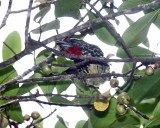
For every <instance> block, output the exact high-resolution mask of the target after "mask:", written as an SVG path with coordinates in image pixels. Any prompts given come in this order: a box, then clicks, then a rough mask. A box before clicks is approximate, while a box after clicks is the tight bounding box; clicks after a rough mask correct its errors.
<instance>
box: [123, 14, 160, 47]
mask: <svg viewBox="0 0 160 128" xmlns="http://www.w3.org/2000/svg"><path fill="white" fill-rule="evenodd" d="M157 15H158V11H154V12H151V13H148V14H146V15H145V16H143V17H141V18H140V19H139V20H137V21H136V22H135V23H133V24H132V25H131V26H130V27H129V28H127V29H126V31H125V32H124V33H123V36H122V38H123V39H124V41H125V43H126V44H127V46H128V47H134V46H137V45H138V44H140V43H142V42H144V41H145V40H146V37H147V34H148V30H149V27H150V25H151V24H152V22H153V21H154V20H155V18H156V17H157Z"/></svg>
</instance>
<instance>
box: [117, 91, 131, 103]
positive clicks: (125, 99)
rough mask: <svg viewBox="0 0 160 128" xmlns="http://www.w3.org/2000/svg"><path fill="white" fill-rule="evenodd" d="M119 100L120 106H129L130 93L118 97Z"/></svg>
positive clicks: (123, 93)
mask: <svg viewBox="0 0 160 128" xmlns="http://www.w3.org/2000/svg"><path fill="white" fill-rule="evenodd" d="M117 100H118V102H119V103H120V104H127V105H128V104H129V101H130V97H129V95H128V93H126V92H122V93H120V94H119V95H118V97H117Z"/></svg>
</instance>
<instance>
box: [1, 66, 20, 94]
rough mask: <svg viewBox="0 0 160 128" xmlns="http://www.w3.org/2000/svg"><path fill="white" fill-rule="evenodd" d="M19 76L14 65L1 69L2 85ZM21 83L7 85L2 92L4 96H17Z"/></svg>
mask: <svg viewBox="0 0 160 128" xmlns="http://www.w3.org/2000/svg"><path fill="white" fill-rule="evenodd" d="M16 76H18V74H17V72H16V70H15V69H14V68H13V66H11V65H10V66H7V67H5V68H3V69H1V70H0V85H1V84H4V83H6V82H7V81H10V80H12V79H13V78H15V77H16ZM18 88H19V85H18V84H15V85H12V86H10V87H7V88H6V89H5V90H4V91H3V92H1V93H2V95H3V96H15V95H17V92H18Z"/></svg>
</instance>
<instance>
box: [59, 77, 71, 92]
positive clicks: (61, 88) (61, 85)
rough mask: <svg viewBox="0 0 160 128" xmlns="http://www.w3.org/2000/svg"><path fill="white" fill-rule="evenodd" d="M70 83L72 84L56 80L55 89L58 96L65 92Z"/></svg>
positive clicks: (69, 81)
mask: <svg viewBox="0 0 160 128" xmlns="http://www.w3.org/2000/svg"><path fill="white" fill-rule="evenodd" d="M71 83H72V81H71V80H58V81H57V83H56V89H57V92H58V94H60V93H62V92H63V91H65V90H66V89H67V88H68V87H69V86H70V84H71Z"/></svg>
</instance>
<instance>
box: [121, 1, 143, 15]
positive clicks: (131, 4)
mask: <svg viewBox="0 0 160 128" xmlns="http://www.w3.org/2000/svg"><path fill="white" fill-rule="evenodd" d="M140 4H143V1H142V0H126V1H124V2H123V3H122V4H121V5H120V6H119V8H118V11H119V12H120V11H123V10H125V9H130V8H133V7H136V6H137V5H140Z"/></svg>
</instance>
